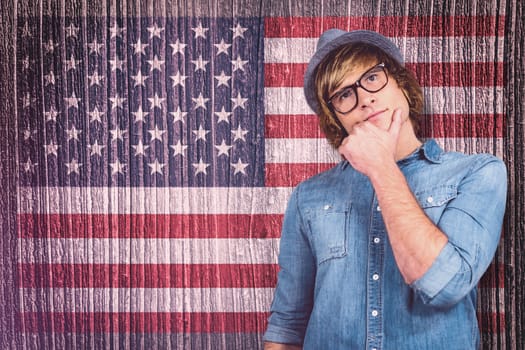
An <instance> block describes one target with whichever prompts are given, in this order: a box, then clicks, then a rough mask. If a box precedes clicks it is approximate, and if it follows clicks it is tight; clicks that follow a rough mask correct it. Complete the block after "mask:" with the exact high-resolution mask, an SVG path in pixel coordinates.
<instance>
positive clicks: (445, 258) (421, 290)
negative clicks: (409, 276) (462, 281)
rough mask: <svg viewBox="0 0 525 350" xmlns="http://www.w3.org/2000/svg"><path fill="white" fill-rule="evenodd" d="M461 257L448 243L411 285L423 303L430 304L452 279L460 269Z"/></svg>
mask: <svg viewBox="0 0 525 350" xmlns="http://www.w3.org/2000/svg"><path fill="white" fill-rule="evenodd" d="M461 264H462V261H461V257H460V256H459V254H458V253H457V252H456V249H455V248H454V246H453V245H452V244H451V243H450V242H448V243H447V244H446V245H445V247H443V249H442V250H441V252H440V253H439V255H438V256H437V258H436V260H434V263H432V266H430V269H428V271H427V272H426V273H425V274H424V275H423V276H422V277H421V278H420V279H418V280H416V281H414V282H413V283H412V285H411V287H412V288H414V289H415V290H416V291H417V292H418V294H420V295H421V297H422V298H423V300H424V301H425V302H430V301H431V300H432V299H433V298H434V297H435V296H436V295H437V294H438V293H439V292H440V291H442V290H443V289H444V288H445V286H446V285H447V284H448V283H449V282H450V280H452V278H454V276H455V275H456V274H457V273H458V272H459V270H460V269H461Z"/></svg>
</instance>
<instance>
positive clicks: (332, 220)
mask: <svg viewBox="0 0 525 350" xmlns="http://www.w3.org/2000/svg"><path fill="white" fill-rule="evenodd" d="M349 215H350V206H347V207H334V206H332V205H330V204H325V205H323V206H321V207H320V208H319V210H316V211H315V212H313V213H312V215H311V217H310V222H309V224H310V233H311V244H312V250H313V253H314V255H315V257H316V260H317V264H318V265H320V264H322V263H325V262H327V261H330V260H332V259H337V258H342V257H344V256H345V255H346V253H347V246H346V231H347V224H348V219H349Z"/></svg>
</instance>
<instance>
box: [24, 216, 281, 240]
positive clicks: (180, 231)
mask: <svg viewBox="0 0 525 350" xmlns="http://www.w3.org/2000/svg"><path fill="white" fill-rule="evenodd" d="M18 219H19V220H18V222H19V225H20V227H19V235H20V237H21V238H41V237H43V238H276V237H280V229H279V228H280V227H281V223H282V215H281V214H275V215H274V214H271V215H270V214H236V215H228V214H218V215H205V214H192V215H178V214H172V215H170V214H107V215H106V214H19V215H18Z"/></svg>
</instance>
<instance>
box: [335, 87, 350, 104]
mask: <svg viewBox="0 0 525 350" xmlns="http://www.w3.org/2000/svg"><path fill="white" fill-rule="evenodd" d="M353 96H354V90H353V89H352V88H351V87H347V88H345V89H343V90H341V91H339V92H338V93H337V95H336V96H335V98H336V99H337V100H338V101H339V102H343V101H344V100H347V99H350V98H353Z"/></svg>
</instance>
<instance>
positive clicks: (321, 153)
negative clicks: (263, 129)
mask: <svg viewBox="0 0 525 350" xmlns="http://www.w3.org/2000/svg"><path fill="white" fill-rule="evenodd" d="M265 156H266V163H334V164H335V163H338V162H339V161H341V156H340V155H339V153H337V151H336V150H334V149H333V148H332V147H331V146H330V145H329V144H328V142H327V141H326V139H325V138H317V139H266V144H265Z"/></svg>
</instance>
